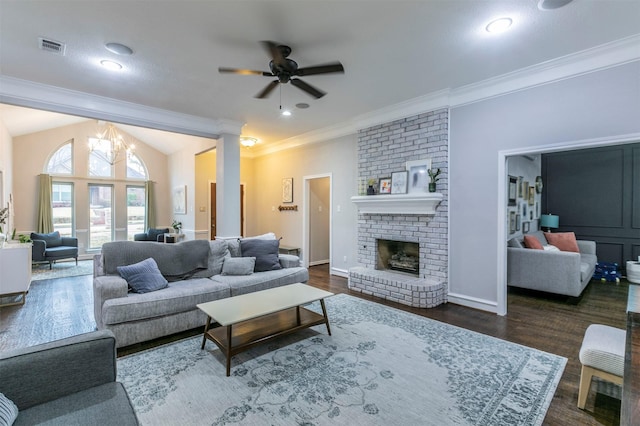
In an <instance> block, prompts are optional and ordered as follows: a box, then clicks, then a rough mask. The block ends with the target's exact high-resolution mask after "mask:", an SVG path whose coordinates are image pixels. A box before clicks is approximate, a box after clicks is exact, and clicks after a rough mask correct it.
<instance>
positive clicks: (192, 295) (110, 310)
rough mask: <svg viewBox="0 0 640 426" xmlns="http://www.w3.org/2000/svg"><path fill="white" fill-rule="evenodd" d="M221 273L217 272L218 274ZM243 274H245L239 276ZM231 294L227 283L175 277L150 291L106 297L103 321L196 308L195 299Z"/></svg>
mask: <svg viewBox="0 0 640 426" xmlns="http://www.w3.org/2000/svg"><path fill="white" fill-rule="evenodd" d="M220 276H221V275H216V277H220ZM240 278H245V277H240ZM229 296H231V292H230V291H229V286H228V285H225V284H220V283H218V282H215V281H212V280H211V279H209V278H196V279H190V280H185V281H176V282H173V283H171V285H170V286H169V287H167V288H163V289H162V290H159V291H154V292H151V293H144V294H137V293H129V294H128V295H127V296H126V297H119V298H116V299H109V300H106V301H105V302H104V304H103V306H102V322H103V324H105V325H111V324H120V323H123V322H129V321H138V320H143V319H148V318H157V317H165V316H168V315H173V314H177V313H181V312H188V311H192V310H195V309H197V308H196V305H197V304H198V303H205V302H210V301H212V300H218V299H224V298H225V297H229Z"/></svg>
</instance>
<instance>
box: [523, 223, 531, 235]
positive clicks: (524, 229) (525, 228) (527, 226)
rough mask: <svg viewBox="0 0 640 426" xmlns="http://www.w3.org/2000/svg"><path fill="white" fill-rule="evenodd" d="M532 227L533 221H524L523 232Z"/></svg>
mask: <svg viewBox="0 0 640 426" xmlns="http://www.w3.org/2000/svg"><path fill="white" fill-rule="evenodd" d="M530 227H531V222H522V232H523V233H525V234H526V233H527V232H529V229H530Z"/></svg>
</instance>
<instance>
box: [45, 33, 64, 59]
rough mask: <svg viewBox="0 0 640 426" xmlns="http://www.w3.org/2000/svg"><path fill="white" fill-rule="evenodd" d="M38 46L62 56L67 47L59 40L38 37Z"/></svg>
mask: <svg viewBox="0 0 640 426" xmlns="http://www.w3.org/2000/svg"><path fill="white" fill-rule="evenodd" d="M38 46H39V47H40V49H42V50H45V51H47V52H51V53H55V54H57V55H61V56H64V52H65V50H66V49H67V45H66V44H64V43H61V42H59V41H55V40H51V39H50V38H43V37H38Z"/></svg>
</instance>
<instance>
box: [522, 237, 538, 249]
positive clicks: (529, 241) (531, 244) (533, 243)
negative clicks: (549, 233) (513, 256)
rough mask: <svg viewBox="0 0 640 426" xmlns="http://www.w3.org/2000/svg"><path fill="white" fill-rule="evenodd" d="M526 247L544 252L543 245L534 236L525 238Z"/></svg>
mask: <svg viewBox="0 0 640 426" xmlns="http://www.w3.org/2000/svg"><path fill="white" fill-rule="evenodd" d="M524 245H525V246H526V247H527V248H530V249H535V250H542V244H540V241H539V240H538V239H537V238H536V237H534V236H533V235H525V236H524Z"/></svg>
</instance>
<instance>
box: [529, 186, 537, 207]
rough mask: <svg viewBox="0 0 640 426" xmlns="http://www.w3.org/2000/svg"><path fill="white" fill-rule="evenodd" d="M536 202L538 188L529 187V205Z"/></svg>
mask: <svg viewBox="0 0 640 426" xmlns="http://www.w3.org/2000/svg"><path fill="white" fill-rule="evenodd" d="M535 202H536V188H535V187H533V186H530V187H529V205H530V206H533V205H534V204H535Z"/></svg>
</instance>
